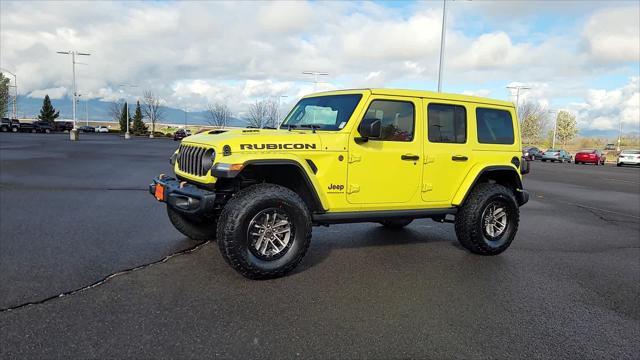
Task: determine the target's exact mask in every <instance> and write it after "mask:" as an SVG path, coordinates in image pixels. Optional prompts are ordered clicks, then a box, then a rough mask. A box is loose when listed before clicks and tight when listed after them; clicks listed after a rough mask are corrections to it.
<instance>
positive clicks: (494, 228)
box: [455, 184, 520, 255]
mask: <svg viewBox="0 0 640 360" xmlns="http://www.w3.org/2000/svg"><path fill="white" fill-rule="evenodd" d="M519 217H520V214H519V209H518V204H517V203H516V200H515V198H514V196H513V193H512V192H511V190H509V189H508V188H506V187H504V186H502V185H499V184H479V185H477V186H476V187H475V188H474V189H473V192H472V193H471V195H470V196H469V198H468V199H467V201H466V202H465V203H464V205H463V206H462V207H461V208H460V210H459V211H458V213H457V214H456V221H455V229H456V235H457V237H458V241H459V242H460V244H461V245H462V246H464V247H465V248H466V249H467V250H469V251H471V252H472V253H474V254H480V255H497V254H500V253H501V252H503V251H505V250H506V249H507V248H508V247H509V245H511V242H512V241H513V239H514V238H515V236H516V232H517V230H518V223H519Z"/></svg>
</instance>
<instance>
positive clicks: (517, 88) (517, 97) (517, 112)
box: [507, 85, 531, 120]
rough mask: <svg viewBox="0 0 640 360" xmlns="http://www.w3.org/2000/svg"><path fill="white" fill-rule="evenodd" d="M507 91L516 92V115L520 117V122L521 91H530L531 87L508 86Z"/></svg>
mask: <svg viewBox="0 0 640 360" xmlns="http://www.w3.org/2000/svg"><path fill="white" fill-rule="evenodd" d="M507 89H509V90H513V89H515V90H516V115H517V116H518V120H520V113H519V110H520V90H529V89H531V87H530V86H526V85H514V86H507Z"/></svg>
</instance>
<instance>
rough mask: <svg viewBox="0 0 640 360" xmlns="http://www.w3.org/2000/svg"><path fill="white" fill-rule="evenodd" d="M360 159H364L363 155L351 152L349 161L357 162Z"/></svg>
mask: <svg viewBox="0 0 640 360" xmlns="http://www.w3.org/2000/svg"><path fill="white" fill-rule="evenodd" d="M360 160H362V156H360V155H356V154H350V155H349V163H354V162H357V161H360Z"/></svg>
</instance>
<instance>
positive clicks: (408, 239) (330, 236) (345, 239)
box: [293, 222, 464, 274]
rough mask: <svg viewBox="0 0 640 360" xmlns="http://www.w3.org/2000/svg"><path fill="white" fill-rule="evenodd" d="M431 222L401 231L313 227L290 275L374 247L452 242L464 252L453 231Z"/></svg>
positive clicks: (374, 226) (367, 226) (376, 227)
mask: <svg viewBox="0 0 640 360" xmlns="http://www.w3.org/2000/svg"><path fill="white" fill-rule="evenodd" d="M443 226H446V225H441V224H437V223H435V222H434V223H433V225H430V224H429V225H426V224H423V223H422V222H421V223H414V224H411V225H409V226H407V227H405V228H402V229H388V228H385V227H383V226H382V225H377V224H369V223H365V224H357V225H355V224H351V225H333V226H331V227H329V228H324V229H323V228H315V229H314V234H313V238H312V240H311V245H310V247H309V250H308V252H307V255H306V256H305V258H304V260H303V261H302V263H300V265H299V266H298V267H297V268H296V269H295V270H294V271H293V274H296V273H300V272H304V271H306V270H307V269H310V268H312V267H314V266H317V265H318V264H320V263H322V262H323V261H324V260H325V259H327V258H329V257H330V256H331V253H332V252H334V251H337V250H348V249H359V248H376V247H388V246H408V245H416V244H429V243H436V242H445V241H446V242H452V244H453V246H455V247H456V248H458V249H460V250H462V251H464V249H463V248H462V247H461V246H460V245H459V244H458V243H457V241H455V233H454V232H453V228H452V227H451V228H448V227H447V228H446V229H443V228H442V227H443Z"/></svg>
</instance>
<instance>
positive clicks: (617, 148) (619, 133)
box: [616, 117, 622, 152]
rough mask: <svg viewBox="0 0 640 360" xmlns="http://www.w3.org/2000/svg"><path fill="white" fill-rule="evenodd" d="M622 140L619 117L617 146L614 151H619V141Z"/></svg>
mask: <svg viewBox="0 0 640 360" xmlns="http://www.w3.org/2000/svg"><path fill="white" fill-rule="evenodd" d="M621 142H622V117H620V124H618V146H617V147H616V151H617V152H620V143H621Z"/></svg>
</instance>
